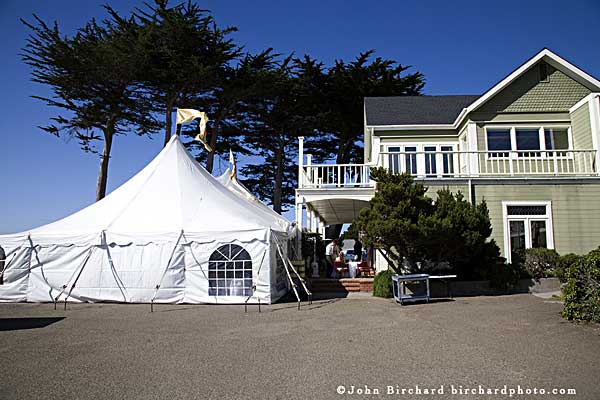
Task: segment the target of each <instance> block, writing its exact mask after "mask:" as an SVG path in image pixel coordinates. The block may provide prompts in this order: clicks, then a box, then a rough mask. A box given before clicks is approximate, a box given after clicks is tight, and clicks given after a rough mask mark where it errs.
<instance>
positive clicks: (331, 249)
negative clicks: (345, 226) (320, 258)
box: [325, 239, 340, 277]
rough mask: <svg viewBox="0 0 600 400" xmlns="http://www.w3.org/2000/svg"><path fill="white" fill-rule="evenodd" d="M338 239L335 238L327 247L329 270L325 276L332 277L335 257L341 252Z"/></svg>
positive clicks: (326, 255) (326, 254) (326, 256)
mask: <svg viewBox="0 0 600 400" xmlns="http://www.w3.org/2000/svg"><path fill="white" fill-rule="evenodd" d="M337 243H338V241H337V239H333V240H332V241H331V242H330V243H329V244H328V245H327V247H325V258H326V259H327V271H326V274H325V276H327V277H331V276H332V274H333V271H334V264H335V259H336V258H337V256H338V255H339V254H340V248H339V247H338V245H337Z"/></svg>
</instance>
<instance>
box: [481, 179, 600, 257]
mask: <svg viewBox="0 0 600 400" xmlns="http://www.w3.org/2000/svg"><path fill="white" fill-rule="evenodd" d="M473 191H474V193H475V199H476V201H477V202H480V201H482V200H484V199H485V201H486V203H487V206H488V209H489V212H490V220H491V222H492V226H493V232H492V238H493V239H494V240H496V243H498V246H500V249H501V251H502V253H503V254H504V248H505V247H504V221H503V215H502V202H503V201H538V200H539V201H551V202H552V219H553V232H554V246H555V248H556V251H557V252H558V253H559V254H567V253H576V254H584V253H587V252H589V251H590V250H593V249H595V248H597V247H598V246H599V245H600V201H598V199H599V198H600V180H598V182H596V183H592V184H564V183H563V184H560V183H557V184H529V185H510V184H493V185H490V184H482V185H477V184H476V185H474V188H473Z"/></svg>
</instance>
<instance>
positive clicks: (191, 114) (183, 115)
mask: <svg viewBox="0 0 600 400" xmlns="http://www.w3.org/2000/svg"><path fill="white" fill-rule="evenodd" d="M196 118H200V121H199V123H198V128H199V130H200V133H198V135H196V137H195V140H199V141H201V142H202V144H203V145H204V147H205V148H206V150H208V151H213V150H212V148H211V147H210V146H209V145H208V143H207V141H206V123H207V122H208V116H207V115H206V113H205V112H202V111H198V110H194V109H191V108H178V109H177V124H178V125H179V124H185V123H186V122H191V121H193V120H195V119H196Z"/></svg>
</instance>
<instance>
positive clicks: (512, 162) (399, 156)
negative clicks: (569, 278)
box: [300, 150, 600, 188]
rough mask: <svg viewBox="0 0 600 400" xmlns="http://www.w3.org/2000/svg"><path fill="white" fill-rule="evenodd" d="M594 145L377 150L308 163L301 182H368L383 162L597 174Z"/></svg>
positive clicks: (490, 171)
mask: <svg viewBox="0 0 600 400" xmlns="http://www.w3.org/2000/svg"><path fill="white" fill-rule="evenodd" d="M599 159H600V155H599V154H598V151H596V150H531V151H435V152H434V151H432V152H427V151H403V152H381V153H380V155H379V160H378V161H377V162H376V163H372V164H308V165H305V166H304V167H303V176H302V177H301V178H302V179H301V180H300V187H301V188H357V187H372V186H374V183H373V182H372V181H371V179H370V175H369V172H370V168H371V167H375V166H383V167H385V168H388V169H389V170H390V171H392V172H394V173H405V172H408V173H409V174H411V175H413V176H415V177H416V178H417V179H419V178H421V179H448V178H473V177H529V176H531V177H544V176H547V177H554V176H560V177H565V176H571V177H578V176H579V177H583V176H598V175H600V169H599V168H598V160H599Z"/></svg>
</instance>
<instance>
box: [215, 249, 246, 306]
mask: <svg viewBox="0 0 600 400" xmlns="http://www.w3.org/2000/svg"><path fill="white" fill-rule="evenodd" d="M208 295H209V296H251V295H252V259H251V258H250V254H248V252H247V251H246V250H244V249H243V248H242V247H241V246H238V245H236V244H226V245H223V246H221V247H219V248H218V249H217V250H215V251H214V252H213V253H212V254H211V255H210V258H209V260H208Z"/></svg>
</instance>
